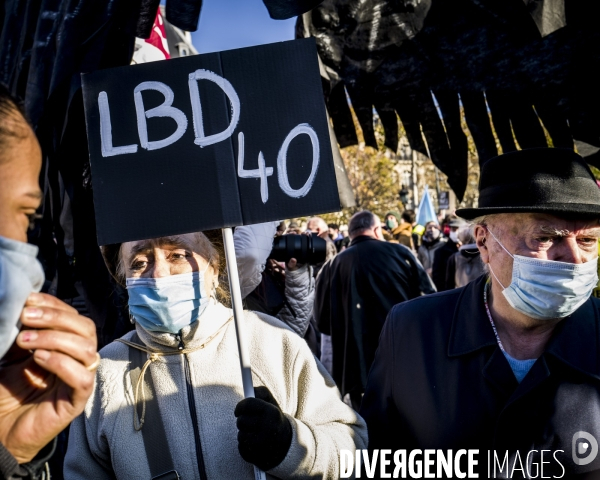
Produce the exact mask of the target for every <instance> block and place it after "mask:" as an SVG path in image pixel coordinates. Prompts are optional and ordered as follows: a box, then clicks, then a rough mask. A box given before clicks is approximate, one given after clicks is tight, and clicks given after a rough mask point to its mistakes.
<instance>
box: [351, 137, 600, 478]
mask: <svg viewBox="0 0 600 480" xmlns="http://www.w3.org/2000/svg"><path fill="white" fill-rule="evenodd" d="M457 214H458V215H460V216H461V217H463V218H465V219H468V220H470V221H472V223H473V224H474V233H475V238H476V243H477V247H478V248H479V251H480V252H481V259H482V261H483V263H484V264H485V265H486V269H487V272H488V275H485V276H482V277H480V278H479V279H478V280H476V281H474V282H471V283H470V284H468V285H466V286H465V287H463V288H459V289H456V290H450V291H446V292H442V293H438V294H434V295H428V296H426V297H421V298H417V299H415V300H412V301H409V302H404V303H402V304H399V305H397V306H396V307H394V309H392V311H391V312H390V314H389V316H388V319H387V322H386V325H385V327H384V329H383V331H382V334H381V341H380V344H379V345H380V346H379V349H378V352H377V355H376V358H375V361H374V363H373V367H372V369H371V371H370V374H369V379H368V384H367V388H366V392H365V396H364V399H363V403H362V408H361V414H362V415H363V416H364V418H365V420H366V421H367V425H368V429H369V448H370V449H392V450H396V449H407V451H410V450H413V449H439V450H437V451H438V452H440V451H443V452H444V453H446V451H447V449H452V451H453V452H457V451H458V450H459V449H476V450H478V452H479V454H478V456H477V457H476V459H477V461H478V464H477V465H472V467H473V468H474V470H475V472H477V471H479V474H480V477H491V476H494V477H496V478H500V477H504V478H522V477H523V476H526V477H527V478H534V477H536V476H539V478H551V477H553V476H554V478H567V477H568V478H572V477H573V475H584V474H587V475H590V472H592V473H591V476H590V477H588V478H598V477H596V476H594V475H597V474H598V470H599V469H600V456H597V454H598V440H600V301H598V300H597V299H595V298H590V294H591V292H592V290H593V288H594V287H595V286H596V283H597V281H598V276H597V271H596V267H597V259H598V238H599V237H600V224H599V219H600V190H599V189H598V186H597V184H596V180H595V179H594V176H593V175H592V172H591V171H590V169H589V168H588V166H587V165H586V164H585V162H584V161H583V159H582V158H581V157H580V156H579V155H577V154H575V153H574V152H573V151H571V150H566V149H531V150H522V151H518V152H512V153H508V154H505V155H501V156H499V157H496V158H494V159H491V160H489V161H488V162H486V163H485V164H484V165H483V168H482V171H481V180H480V197H479V208H467V209H460V210H458V211H457ZM465 458H466V455H465ZM496 458H497V459H498V461H497V462H496V461H495V459H496ZM463 460H464V459H463ZM505 460H506V461H505ZM542 468H543V472H542V471H541V469H542ZM488 469H489V470H488ZM494 469H495V470H494ZM536 469H537V473H536V471H535V470H536ZM461 471H462V472H464V471H465V470H464V469H463V470H461ZM494 471H495V474H494V475H492V473H493V472H494ZM594 471H596V472H595V473H594ZM454 472H455V473H456V472H457V470H454Z"/></svg>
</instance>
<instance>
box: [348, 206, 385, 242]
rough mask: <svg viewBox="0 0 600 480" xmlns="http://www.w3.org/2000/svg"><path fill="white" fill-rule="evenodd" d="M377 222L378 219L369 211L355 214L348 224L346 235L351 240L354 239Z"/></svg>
mask: <svg viewBox="0 0 600 480" xmlns="http://www.w3.org/2000/svg"><path fill="white" fill-rule="evenodd" d="M378 222H379V217H378V216H377V215H375V214H374V213H372V212H369V210H363V211H362V212H358V213H355V214H354V215H352V218H351V219H350V222H349V223H348V235H349V236H350V237H351V238H353V237H356V236H358V235H360V234H361V233H362V232H365V231H366V230H371V229H372V228H373V227H374V226H376V225H377V223H378Z"/></svg>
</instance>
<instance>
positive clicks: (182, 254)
mask: <svg viewBox="0 0 600 480" xmlns="http://www.w3.org/2000/svg"><path fill="white" fill-rule="evenodd" d="M169 256H170V258H171V260H185V259H186V258H188V257H190V256H191V253H190V252H186V251H185V250H181V251H174V252H171V255H169Z"/></svg>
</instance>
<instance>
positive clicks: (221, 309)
mask: <svg viewBox="0 0 600 480" xmlns="http://www.w3.org/2000/svg"><path fill="white" fill-rule="evenodd" d="M232 315H233V313H232V310H231V309H229V308H226V307H225V306H223V305H222V304H220V303H218V302H216V301H215V300H213V299H212V298H211V300H210V303H209V304H208V306H207V307H206V309H205V310H204V312H202V315H200V316H199V317H198V319H197V320H196V321H195V322H194V323H192V324H190V325H188V326H187V327H185V328H182V329H181V340H182V342H183V345H184V346H185V348H194V347H197V346H199V345H202V343H204V342H206V340H208V338H209V337H210V336H211V335H214V334H215V333H217V331H218V330H219V329H220V328H221V327H222V326H223V325H224V324H225V323H226V322H227V321H228V320H229V319H230V318H231V316H232ZM135 329H136V332H137V334H138V336H139V337H140V340H142V342H143V343H144V345H146V346H147V347H149V348H151V349H153V350H160V351H162V350H177V349H178V347H179V340H178V339H177V337H176V335H173V334H172V333H163V332H149V331H147V330H145V329H144V328H142V327H141V326H140V325H139V324H138V323H136V325H135Z"/></svg>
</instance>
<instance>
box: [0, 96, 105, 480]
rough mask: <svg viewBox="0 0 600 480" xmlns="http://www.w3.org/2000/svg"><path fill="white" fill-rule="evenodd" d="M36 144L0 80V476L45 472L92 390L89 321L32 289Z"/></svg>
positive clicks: (39, 280) (38, 269)
mask: <svg viewBox="0 0 600 480" xmlns="http://www.w3.org/2000/svg"><path fill="white" fill-rule="evenodd" d="M41 166H42V156H41V151H40V146H39V144H38V141H37V139H36V137H35V134H34V133H33V130H32V129H31V127H30V126H29V125H28V123H27V121H26V120H25V118H24V116H23V113H22V112H21V110H20V108H19V106H18V104H17V102H16V101H15V99H14V98H12V97H11V95H10V94H9V92H8V91H7V90H6V89H5V88H4V87H3V86H1V85H0V478H2V479H7V480H18V479H19V480H20V479H41V478H49V477H48V476H45V475H46V474H47V473H48V467H47V463H46V462H47V461H48V460H49V459H50V457H51V456H52V454H53V451H54V449H55V445H56V442H55V440H54V439H55V437H56V436H57V435H58V434H60V433H61V431H63V430H64V429H65V428H66V427H67V426H68V425H69V423H70V422H71V420H73V418H75V417H76V416H77V415H79V413H81V412H82V411H83V407H84V405H85V403H86V401H87V399H88V397H89V396H90V394H91V393H92V387H93V383H94V374H95V368H96V367H97V366H98V364H99V361H100V359H99V356H98V352H97V351H96V346H97V339H96V327H95V325H94V323H93V322H92V321H91V320H89V319H87V318H84V317H82V316H80V315H78V313H77V311H76V310H75V309H74V308H72V307H70V306H69V305H66V304H65V303H63V302H62V301H60V300H59V299H57V298H55V297H52V296H50V295H47V294H44V293H39V292H40V290H41V288H42V286H43V284H44V271H43V269H42V266H41V264H40V263H39V261H38V260H37V252H38V248H37V247H36V246H34V245H30V244H28V243H27V231H28V228H29V225H30V222H31V219H32V218H33V217H34V216H35V214H36V210H37V209H38V207H39V205H40V202H41V200H42V192H41V191H40V187H39V175H40V170H41Z"/></svg>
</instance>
